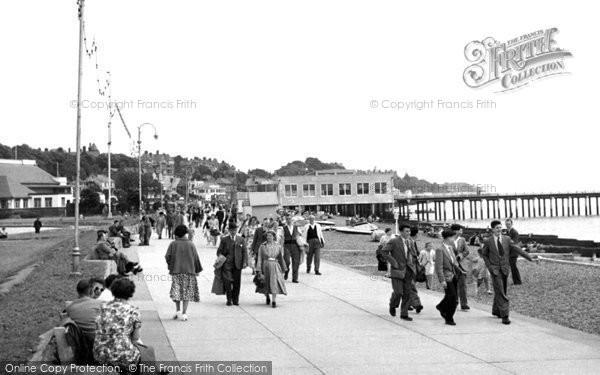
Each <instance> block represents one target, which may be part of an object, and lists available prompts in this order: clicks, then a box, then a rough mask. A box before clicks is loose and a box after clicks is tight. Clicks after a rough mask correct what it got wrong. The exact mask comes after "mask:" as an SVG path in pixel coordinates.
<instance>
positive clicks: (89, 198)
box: [79, 189, 102, 215]
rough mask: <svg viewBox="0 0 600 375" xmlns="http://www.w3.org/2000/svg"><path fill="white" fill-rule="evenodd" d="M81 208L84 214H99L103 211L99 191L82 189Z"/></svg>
mask: <svg viewBox="0 0 600 375" xmlns="http://www.w3.org/2000/svg"><path fill="white" fill-rule="evenodd" d="M79 209H80V210H81V212H82V213H83V214H88V215H89V214H98V213H100V212H101V211H102V203H100V196H99V195H98V193H97V192H95V191H93V190H91V189H83V190H81V201H80V202H79Z"/></svg>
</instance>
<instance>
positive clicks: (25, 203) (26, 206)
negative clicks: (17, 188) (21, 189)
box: [23, 199, 29, 208]
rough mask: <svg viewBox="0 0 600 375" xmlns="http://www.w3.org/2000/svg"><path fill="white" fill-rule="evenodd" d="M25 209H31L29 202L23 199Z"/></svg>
mask: <svg viewBox="0 0 600 375" xmlns="http://www.w3.org/2000/svg"><path fill="white" fill-rule="evenodd" d="M23 208H29V200H28V199H23Z"/></svg>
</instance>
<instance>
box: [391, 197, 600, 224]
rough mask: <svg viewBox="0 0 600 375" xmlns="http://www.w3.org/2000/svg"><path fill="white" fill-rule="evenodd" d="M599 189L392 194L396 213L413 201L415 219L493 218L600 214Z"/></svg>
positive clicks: (407, 208) (405, 211) (405, 215)
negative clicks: (583, 190)
mask: <svg viewBox="0 0 600 375" xmlns="http://www.w3.org/2000/svg"><path fill="white" fill-rule="evenodd" d="M599 198H600V192H574V193H566V192H565V193H522V194H519V193H512V194H497V193H494V194H488V193H479V194H477V193H475V192H472V193H453V194H416V195H412V196H406V195H397V196H395V197H394V199H395V201H396V202H397V204H398V207H399V209H400V215H401V216H404V217H407V216H408V214H409V212H410V211H409V207H410V206H411V205H416V210H415V212H416V215H417V220H419V221H431V220H435V221H438V220H439V221H446V220H467V219H497V218H508V217H512V218H519V217H527V218H530V217H570V216H598V215H600V209H599V208H600V202H599Z"/></svg>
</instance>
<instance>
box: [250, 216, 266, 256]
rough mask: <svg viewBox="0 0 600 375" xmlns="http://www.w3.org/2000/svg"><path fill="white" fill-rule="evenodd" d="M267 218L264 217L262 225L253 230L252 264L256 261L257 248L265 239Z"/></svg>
mask: <svg viewBox="0 0 600 375" xmlns="http://www.w3.org/2000/svg"><path fill="white" fill-rule="evenodd" d="M268 227H269V219H267V218H266V217H265V218H264V219H263V222H262V226H261V227H258V228H256V230H255V231H254V238H253V239H252V249H250V251H252V255H253V256H254V265H255V266H256V262H257V261H258V249H259V248H260V245H262V243H263V242H265V241H266V240H267V230H268V229H269V228H268Z"/></svg>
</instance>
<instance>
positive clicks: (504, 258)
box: [482, 220, 538, 324]
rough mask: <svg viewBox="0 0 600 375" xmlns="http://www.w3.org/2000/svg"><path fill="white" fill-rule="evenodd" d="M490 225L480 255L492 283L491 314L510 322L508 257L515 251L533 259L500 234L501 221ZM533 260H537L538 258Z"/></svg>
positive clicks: (503, 321)
mask: <svg viewBox="0 0 600 375" xmlns="http://www.w3.org/2000/svg"><path fill="white" fill-rule="evenodd" d="M491 226H492V236H490V237H489V238H488V239H487V240H485V242H484V243H483V249H482V255H483V260H484V262H485V265H486V266H487V268H488V269H489V271H490V276H491V278H492V284H493V285H494V304H493V306H492V315H495V316H497V317H498V318H502V323H503V324H510V319H509V318H508V313H509V303H508V296H507V295H506V281H507V280H508V274H509V273H510V264H509V257H510V255H511V254H512V253H517V254H519V255H521V256H522V257H523V258H525V259H527V260H528V261H530V262H533V259H532V258H531V257H530V256H529V254H527V253H526V252H525V251H523V250H521V248H520V247H519V246H517V245H516V244H515V243H513V242H512V240H511V239H510V237H508V236H504V235H502V222H500V221H498V220H494V221H492V224H491ZM535 261H536V262H538V259H536V260H535Z"/></svg>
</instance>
